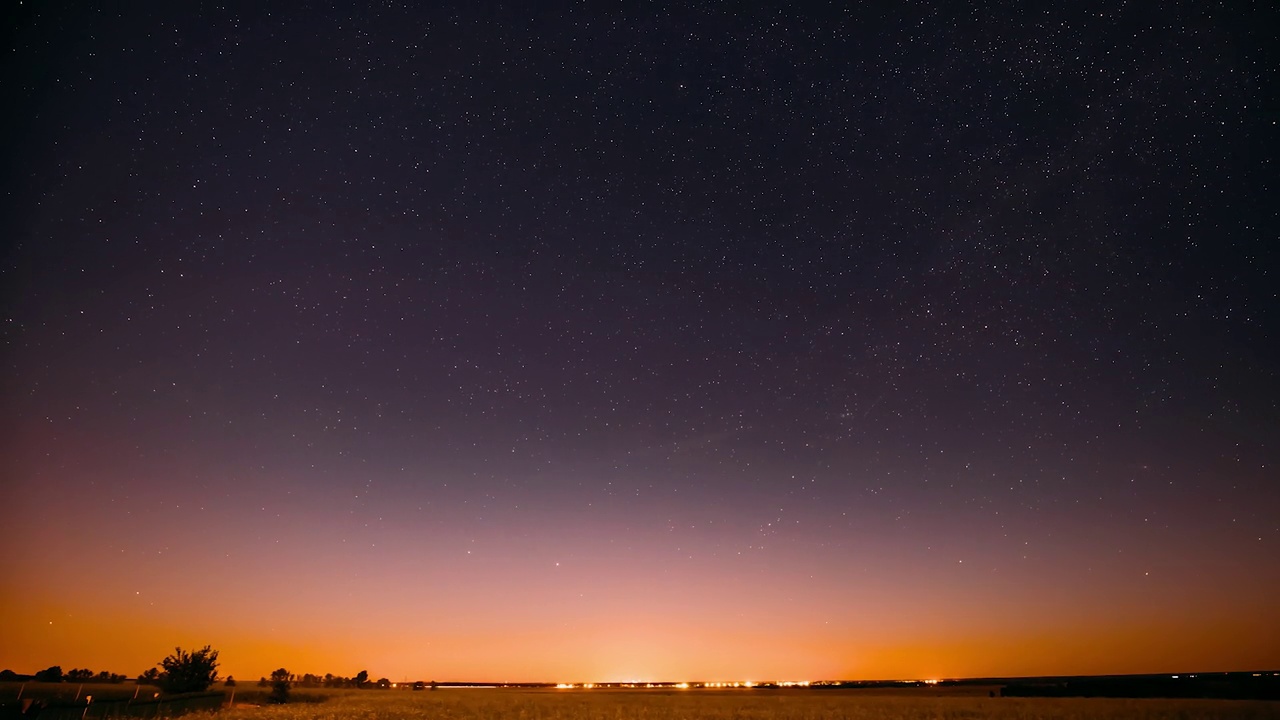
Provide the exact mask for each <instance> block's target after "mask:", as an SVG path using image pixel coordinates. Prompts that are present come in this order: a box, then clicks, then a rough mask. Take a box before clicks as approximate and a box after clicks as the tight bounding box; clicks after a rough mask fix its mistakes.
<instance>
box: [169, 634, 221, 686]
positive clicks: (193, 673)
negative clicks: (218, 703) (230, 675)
mask: <svg viewBox="0 0 1280 720" xmlns="http://www.w3.org/2000/svg"><path fill="white" fill-rule="evenodd" d="M160 665H161V666H162V667H164V674H163V675H161V676H160V689H161V690H163V691H165V692H167V693H189V692H204V691H205V690H208V689H209V686H210V685H212V684H213V683H214V682H215V681H216V680H217V679H218V651H217V650H214V649H213V648H210V647H209V646H208V645H205V646H204V647H203V648H201V649H199V650H194V651H192V652H186V651H185V650H183V649H182V648H180V647H179V648H174V649H173V654H172V655H170V656H169V657H167V658H165V659H164V660H161V661H160Z"/></svg>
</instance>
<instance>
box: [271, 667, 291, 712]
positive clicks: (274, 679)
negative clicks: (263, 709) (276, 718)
mask: <svg viewBox="0 0 1280 720" xmlns="http://www.w3.org/2000/svg"><path fill="white" fill-rule="evenodd" d="M267 702H273V703H287V702H289V671H288V670H285V669H284V668H280V669H279V670H276V671H275V672H273V673H271V694H270V695H268V696H267Z"/></svg>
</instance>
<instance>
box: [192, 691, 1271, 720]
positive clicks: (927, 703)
mask: <svg viewBox="0 0 1280 720" xmlns="http://www.w3.org/2000/svg"><path fill="white" fill-rule="evenodd" d="M191 717H192V720H200V719H199V718H198V717H196V716H191ZM508 718H509V719H511V720H628V719H631V718H634V719H636V720H908V719H914V718H923V719H927V720H982V719H984V718H993V719H999V720H1015V719H1016V720H1084V719H1086V718H1090V719H1092V718H1098V719H1102V720H1120V719H1121V718H1125V719H1132V720H1201V719H1203V720H1263V719H1280V703H1274V702H1255V701H1234V700H1114V699H1090V698H1071V699H1056V698H1055V699H1049V698H987V697H972V696H967V697H966V696H948V695H941V696H929V695H901V694H899V695H892V694H875V693H874V691H865V690H854V691H841V690H783V691H767V690H766V691H760V690H751V691H711V690H693V691H670V692H667V691H652V690H651V691H636V692H630V691H614V690H604V691H600V690H587V691H583V690H578V691H573V690H570V691H556V690H517V689H492V690H462V689H449V690H439V691H437V692H411V691H396V690H392V691H367V690H365V691H359V690H357V691H338V692H334V693H332V694H331V695H330V698H329V700H328V701H327V702H324V703H320V704H298V705H278V706H269V705H263V706H260V707H244V706H236V707H233V708H230V709H227V710H224V711H222V712H221V713H219V714H218V720H505V719H508Z"/></svg>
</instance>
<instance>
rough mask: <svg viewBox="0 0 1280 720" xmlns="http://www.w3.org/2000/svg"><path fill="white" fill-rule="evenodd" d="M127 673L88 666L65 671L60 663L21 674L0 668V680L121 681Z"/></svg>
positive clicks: (126, 678) (127, 677)
mask: <svg viewBox="0 0 1280 720" xmlns="http://www.w3.org/2000/svg"><path fill="white" fill-rule="evenodd" d="M128 679H129V676H128V675H120V674H119V673H113V672H110V671H107V670H103V671H101V672H96V673H95V672H94V671H92V670H90V669H89V668H72V669H70V670H68V671H66V672H63V671H62V666H61V665H54V666H52V667H47V668H45V669H44V670H40V671H38V672H37V673H36V674H34V675H23V674H21V673H16V672H14V671H12V670H9V669H5V670H0V682H14V681H17V682H24V681H30V680H34V681H35V682H79V683H116V684H118V683H122V682H124V681H125V680H128Z"/></svg>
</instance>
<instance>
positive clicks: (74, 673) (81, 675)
mask: <svg viewBox="0 0 1280 720" xmlns="http://www.w3.org/2000/svg"><path fill="white" fill-rule="evenodd" d="M92 679H93V671H92V670H90V669H89V668H72V669H70V670H68V671H67V682H84V681H86V680H92Z"/></svg>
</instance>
